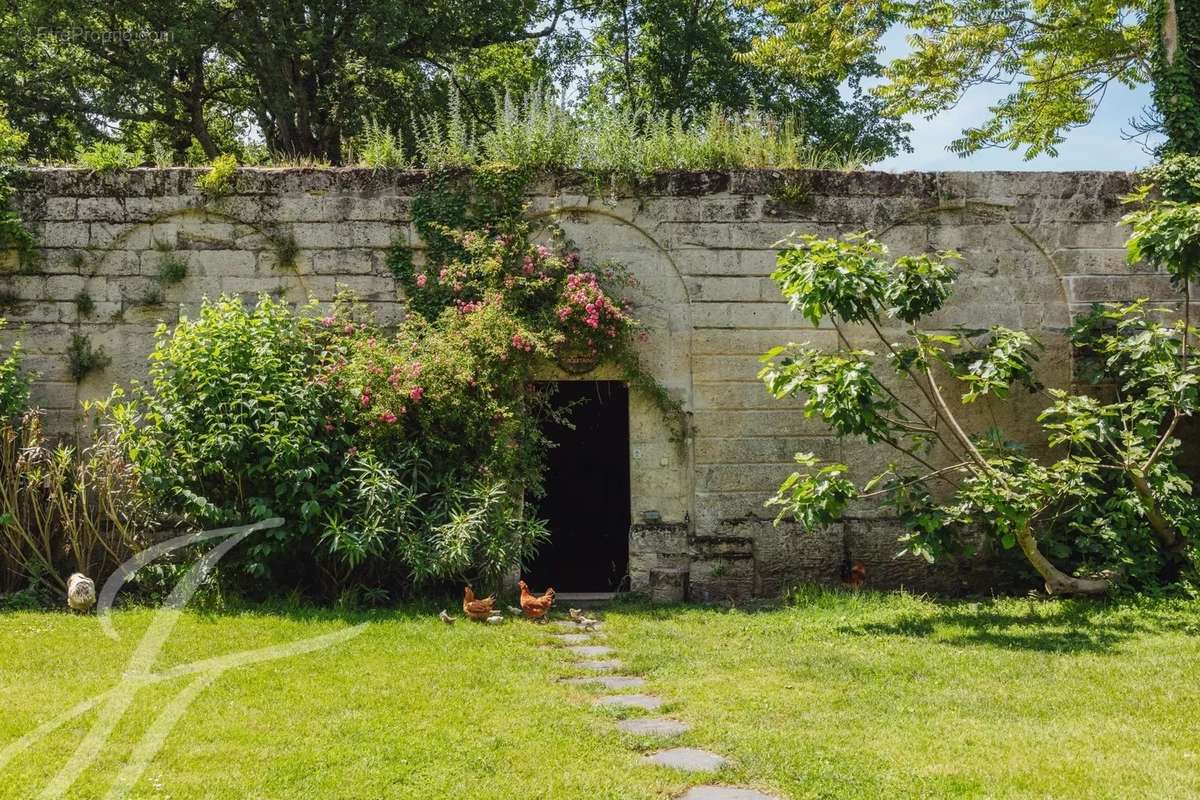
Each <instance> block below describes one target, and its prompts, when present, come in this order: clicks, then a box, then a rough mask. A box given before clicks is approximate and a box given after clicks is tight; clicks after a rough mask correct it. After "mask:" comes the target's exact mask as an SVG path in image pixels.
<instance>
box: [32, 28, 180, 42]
mask: <svg viewBox="0 0 1200 800" xmlns="http://www.w3.org/2000/svg"><path fill="white" fill-rule="evenodd" d="M17 38H18V39H19V40H21V41H23V42H34V41H44V42H54V43H56V44H60V45H65V44H138V43H140V42H150V43H153V44H168V43H170V42H173V41H175V34H174V32H172V31H155V30H151V29H149V28H119V29H115V30H99V29H97V28H84V27H79V26H75V27H70V28H18V29H17Z"/></svg>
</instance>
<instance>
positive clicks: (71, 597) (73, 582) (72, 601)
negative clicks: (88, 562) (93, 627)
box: [67, 572, 96, 613]
mask: <svg viewBox="0 0 1200 800" xmlns="http://www.w3.org/2000/svg"><path fill="white" fill-rule="evenodd" d="M67 605H69V606H70V607H71V609H72V610H73V611H79V612H82V613H86V612H88V611H90V610H91V608H92V606H94V605H96V584H95V583H94V582H93V581H92V579H91V578H89V577H88V576H86V575H84V574H82V573H79V572H76V573H75V574H73V575H72V576H71V577H69V578H67Z"/></svg>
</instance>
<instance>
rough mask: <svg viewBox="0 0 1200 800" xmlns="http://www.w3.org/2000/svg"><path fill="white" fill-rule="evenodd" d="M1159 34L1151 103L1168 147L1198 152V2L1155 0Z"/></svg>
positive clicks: (1154, 57) (1199, 113)
mask: <svg viewBox="0 0 1200 800" xmlns="http://www.w3.org/2000/svg"><path fill="white" fill-rule="evenodd" d="M1152 9H1153V10H1152V12H1151V13H1152V15H1153V16H1152V20H1153V21H1154V22H1155V23H1157V28H1158V36H1157V42H1156V47H1155V52H1154V56H1153V59H1152V63H1151V71H1150V74H1151V78H1152V80H1153V84H1154V86H1153V96H1154V105H1155V106H1156V107H1157V108H1158V111H1159V113H1161V114H1162V123H1163V129H1164V132H1165V133H1166V135H1167V149H1168V150H1169V151H1170V152H1173V153H1186V154H1189V155H1197V154H1200V3H1197V2H1195V0H1157V2H1155V4H1154V5H1153V6H1152Z"/></svg>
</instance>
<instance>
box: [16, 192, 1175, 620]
mask: <svg viewBox="0 0 1200 800" xmlns="http://www.w3.org/2000/svg"><path fill="white" fill-rule="evenodd" d="M198 175H199V172H198V171H195V170H188V169H168V170H155V169H146V170H132V171H121V172H112V173H106V174H103V175H96V174H92V173H89V172H86V171H82V170H68V169H44V170H35V171H32V172H30V173H27V174H25V175H23V176H22V177H21V178H20V189H19V192H18V194H17V196H16V199H15V204H16V207H17V208H18V209H19V210H20V211H21V212H22V213H23V215H24V218H25V220H26V222H27V225H28V228H29V229H30V231H31V232H32V233H33V234H34V237H35V241H36V245H37V251H36V254H35V257H34V258H32V259H28V260H25V261H24V262H21V261H20V260H19V259H18V258H17V257H16V254H9V255H8V256H7V257H6V258H7V260H6V261H5V262H4V263H3V264H2V265H0V316H4V317H7V318H8V320H9V321H10V325H9V326H8V328H7V329H6V330H4V331H2V332H0V337H3V341H4V342H5V343H7V342H8V341H11V340H12V339H13V338H14V337H16V336H18V335H19V336H20V338H21V339H22V340H23V341H24V343H25V347H26V350H27V352H28V353H29V356H30V357H29V366H30V367H31V368H32V369H33V370H35V371H36V372H37V373H38V374H39V378H38V381H37V385H36V395H35V397H36V400H37V401H38V402H39V403H40V404H41V405H42V406H44V407H45V408H46V409H47V411H48V420H49V425H50V427H51V428H52V429H53V430H56V431H59V432H63V433H67V432H70V431H71V430H72V428H73V426H74V425H75V423H76V419H77V416H78V410H79V407H80V402H81V401H83V400H86V399H90V398H98V397H104V396H107V395H108V393H109V391H110V390H111V388H112V386H113V384H114V383H116V384H121V383H127V382H128V381H130V380H133V379H137V378H139V377H141V376H143V375H144V374H145V371H146V356H147V354H148V353H149V352H150V350H151V349H152V347H153V334H154V331H155V329H156V327H157V326H158V325H160V324H166V325H168V326H169V325H171V324H172V323H173V322H174V321H175V320H176V319H177V318H178V317H179V315H180V314H194V313H195V310H196V308H197V307H198V305H199V303H200V301H201V299H202V298H204V297H206V296H207V297H215V296H217V295H219V294H237V295H242V296H245V297H247V298H252V297H253V296H255V295H256V294H258V293H263V292H265V293H268V294H272V295H276V296H282V297H286V298H288V299H289V300H292V301H295V302H297V303H302V302H305V301H306V300H307V299H308V298H310V297H312V298H315V299H317V300H321V301H324V300H328V299H330V298H331V297H332V296H333V295H334V293H335V292H336V291H337V290H338V289H339V288H345V289H348V290H350V291H352V292H354V293H356V294H357V295H358V296H359V297H360V298H361V299H362V300H363V301H365V302H366V303H367V304H368V305H369V306H370V307H371V308H372V309H373V311H374V312H375V313H376V315H377V317H378V318H379V319H380V320H381V321H383V322H388V321H397V320H399V319H401V318H402V317H403V314H404V297H403V294H402V292H401V290H400V289H399V287H398V284H397V282H396V281H395V280H394V278H393V277H392V275H391V273H390V271H389V269H388V266H387V257H386V256H387V251H388V249H389V247H391V246H392V245H393V244H396V243H401V244H407V245H411V246H413V247H414V248H416V254H417V255H416V257H417V258H418V259H420V257H421V256H420V247H421V243H420V241H419V240H418V239H417V237H416V236H415V234H414V232H413V226H412V223H411V214H410V210H411V205H412V204H411V201H412V198H413V196H414V193H415V192H416V191H417V190H418V188H419V187H420V186H421V184H422V182H423V181H424V180H425V179H426V176H424V175H423V174H421V173H412V172H394V171H371V170H359V169H347V170H302V169H270V170H268V169H241V170H239V171H238V172H237V173H236V174H235V175H234V177H233V180H232V182H231V184H230V186H229V190H228V192H226V193H225V194H223V195H221V196H219V197H205V196H202V195H201V194H199V193H198V192H197V191H196V189H195V185H196V178H197V177H198ZM1131 185H1132V179H1131V177H1130V176H1129V175H1127V174H1125V173H1034V172H1026V173H957V172H956V173H907V174H898V175H897V174H886V173H873V172H860V173H832V172H806V173H788V174H784V173H775V172H767V171H755V172H742V173H682V174H662V175H659V176H657V177H656V178H655V179H654V180H651V181H648V182H647V183H645V184H643V185H641V186H639V187H636V189H630V188H626V189H614V188H613V187H611V186H610V185H608V184H606V183H605V182H603V181H597V180H595V179H594V178H588V177H583V176H562V177H559V178H556V179H546V180H542V181H540V182H538V183H536V184H535V185H533V186H532V187H531V188H530V191H529V198H528V200H529V209H528V213H530V214H531V215H533V216H534V217H535V218H538V219H541V220H545V221H547V222H549V221H554V222H556V223H558V224H559V225H561V226H562V227H563V228H564V230H565V231H566V233H567V234H568V236H569V237H570V238H572V239H573V240H574V241H575V243H576V244H577V245H578V246H579V248H580V250H581V253H582V256H583V259H584V261H585V263H593V264H599V263H601V262H603V261H606V260H613V261H617V262H620V263H622V264H623V265H625V266H626V267H627V268H628V269H629V270H630V271H631V272H632V273H633V275H634V276H635V277H636V278H637V281H638V288H637V289H636V291H635V296H634V297H633V300H634V302H635V304H636V306H637V315H638V317H639V318H640V319H641V320H642V321H643V323H644V324H645V330H646V333H647V337H646V341H645V342H644V343H642V345H641V347H642V349H643V353H642V354H643V357H644V359H645V361H646V363H647V365H648V366H649V368H650V370H651V371H652V372H653V373H654V374H655V376H656V377H657V378H658V380H659V381H660V382H661V383H662V384H663V385H665V386H666V387H667V388H668V390H669V391H670V392H671V393H672V395H673V396H674V397H675V398H676V399H678V400H680V401H681V402H682V403H683V405H684V408H685V409H686V410H687V411H688V412H689V414H690V420H691V436H690V437H689V438H688V439H687V440H686V441H684V442H678V441H672V440H671V438H670V434H669V431H667V430H666V427H665V425H664V423H663V421H662V419H661V414H659V413H658V411H657V409H655V408H654V407H653V406H652V404H650V403H649V402H647V401H645V400H644V399H643V400H639V399H637V398H635V399H634V401H633V407H632V410H631V420H630V438H631V442H630V453H631V473H632V476H633V481H632V483H633V487H632V494H633V496H632V498H631V504H632V512H633V519H634V521H635V525H634V529H633V530H632V531H631V536H630V571H631V581H632V584H633V586H634V587H635V588H639V589H651V588H654V589H655V590H656V591H657V590H659V589H660V588H661V590H662V591H664V592H668V593H669V592H671V591H675V590H676V588H677V587H680V586H686V587H688V591H689V593H690V594H691V596H693V597H697V598H719V597H724V596H745V595H749V594H755V593H758V594H768V593H771V592H774V591H777V590H778V589H779V588H780V587H781V586H783V585H785V584H786V583H787V582H789V581H792V580H795V579H797V578H813V579H824V580H836V578H837V575H838V571H839V569H840V568H841V566H842V565H843V563H844V562H845V561H846V560H847V559H848V558H849V559H853V560H861V561H863V562H864V563H866V564H867V566H868V572H869V575H870V576H871V580H872V581H873V582H874V583H875V585H881V586H882V585H897V584H907V585H914V586H919V587H922V588H938V589H946V590H956V589H959V588H962V586H964V585H966V584H969V583H970V581H971V580H972V579H973V572H972V569H971V566H970V565H969V564H960V565H954V564H951V565H949V566H946V567H942V568H939V569H938V570H937V571H932V570H930V568H928V567H927V566H926V565H924V564H923V563H921V562H918V561H916V560H915V559H908V558H900V559H897V558H895V557H894V556H895V554H896V552H897V550H898V549H899V547H898V545H897V544H896V533H897V531H896V529H895V526H894V525H893V524H892V523H890V522H889V521H888V520H887V518H886V516H885V515H882V514H881V512H879V511H878V510H877V509H871V508H863V509H858V510H856V513H855V514H854V515H852V518H851V519H850V520H849V521H847V522H846V523H843V524H838V525H836V526H831V527H830V528H829V529H826V530H822V531H814V532H807V533H804V534H802V535H796V531H794V530H793V529H791V528H790V527H789V526H787V525H784V526H782V527H780V528H776V527H774V526H773V525H772V524H771V522H770V513H769V511H767V510H765V509H764V508H763V501H764V500H765V499H766V498H767V497H768V496H769V495H770V494H771V492H772V490H773V488H774V487H775V486H776V485H778V483H779V481H780V480H781V478H783V477H784V476H785V475H786V474H787V473H788V472H790V471H791V457H792V455H793V454H794V453H795V452H797V451H812V452H815V453H817V454H818V455H827V456H830V457H834V456H836V457H837V458H839V460H844V461H846V462H847V463H849V464H851V465H853V466H854V467H855V468H856V469H859V470H861V471H862V472H863V473H866V472H867V471H869V470H870V468H871V467H873V466H876V465H878V464H880V463H885V462H886V461H887V459H888V458H890V455H889V454H888V453H886V452H881V451H880V450H879V449H878V448H869V447H866V446H858V445H852V444H840V443H838V442H836V441H835V440H834V439H833V438H832V437H830V436H829V435H828V432H827V431H826V430H825V429H824V428H823V427H822V426H821V425H820V424H819V422H818V421H815V420H812V419H809V418H806V417H805V416H804V414H803V412H802V411H801V410H800V409H799V407H798V405H797V404H796V403H793V402H781V401H776V400H773V399H771V398H770V397H769V396H768V395H767V394H766V392H765V391H764V390H763V388H762V386H761V384H760V383H759V382H758V381H757V379H756V373H757V371H758V368H759V363H758V360H757V357H758V355H759V354H760V353H762V352H763V351H765V350H766V349H768V348H769V347H772V346H774V345H776V344H781V343H784V342H787V341H809V342H813V343H816V344H819V345H822V346H825V347H827V348H830V349H834V348H848V347H856V346H859V345H865V343H866V338H865V337H863V339H862V340H861V341H859V340H858V333H857V332H855V331H853V330H849V331H845V332H844V335H842V336H839V335H838V333H837V332H835V331H834V330H832V329H831V328H827V327H825V326H823V325H818V326H811V325H808V324H807V323H806V322H804V321H803V320H802V319H801V318H800V316H799V315H798V314H797V313H795V312H793V311H791V310H790V309H789V308H788V306H787V305H786V303H784V302H783V300H782V298H781V297H780V296H779V293H778V291H777V290H776V288H775V286H774V284H773V283H772V282H771V281H770V279H769V275H770V273H771V271H772V269H773V267H774V247H773V246H774V244H775V243H776V242H777V241H779V240H780V239H782V238H784V237H785V236H787V235H789V234H791V233H796V232H799V233H816V234H822V235H832V234H836V233H839V232H840V233H846V232H851V231H858V230H864V229H870V230H873V231H875V233H876V235H877V236H878V238H880V239H881V240H883V241H884V242H885V243H887V244H888V245H889V246H890V247H891V248H892V250H893V252H894V253H897V254H900V253H906V252H919V251H923V250H926V249H929V248H935V249H942V248H955V249H957V250H959V251H961V252H962V253H963V255H964V257H965V261H964V264H963V274H962V277H961V279H960V281H959V283H958V287H957V290H956V294H955V297H954V299H953V301H952V302H951V303H950V304H949V305H948V306H947V308H946V309H944V310H943V312H941V316H940V319H939V321H938V324H940V325H944V326H946V327H952V326H955V325H965V326H968V327H971V328H986V327H987V326H989V325H993V324H1002V325H1006V326H1010V327H1016V328H1024V329H1026V330H1029V331H1030V332H1031V333H1033V334H1034V335H1035V336H1036V337H1037V338H1039V339H1040V340H1041V341H1042V342H1043V343H1044V344H1045V345H1046V350H1045V351H1044V352H1043V354H1042V358H1041V361H1040V364H1039V371H1040V376H1041V378H1042V380H1043V381H1044V382H1046V383H1047V384H1048V385H1066V384H1069V383H1070V381H1071V380H1072V363H1071V352H1070V349H1069V348H1068V347H1067V346H1066V344H1065V337H1064V334H1065V331H1066V329H1067V327H1068V326H1069V325H1070V322H1071V318H1072V314H1073V313H1075V312H1077V311H1079V310H1083V309H1086V308H1088V307H1089V306H1090V304H1091V303H1093V302H1100V301H1107V300H1126V299H1133V298H1137V297H1148V298H1150V299H1151V300H1154V301H1160V302H1163V303H1170V302H1174V300H1175V298H1176V297H1177V295H1176V294H1175V292H1173V290H1172V289H1171V287H1170V285H1169V282H1168V281H1167V279H1166V276H1164V275H1160V274H1156V273H1153V272H1149V271H1146V270H1144V269H1141V268H1139V267H1137V266H1130V265H1128V264H1126V262H1125V257H1124V250H1123V246H1124V240H1125V231H1123V230H1122V229H1121V228H1120V227H1119V226H1118V224H1117V220H1118V219H1119V217H1120V215H1121V206H1120V202H1119V197H1120V196H1121V195H1122V194H1124V193H1125V192H1127V191H1128V190H1129V189H1130V188H1131ZM559 377H565V376H559ZM582 377H592V378H594V377H614V376H611V375H607V374H605V368H603V367H602V368H601V369H600V370H599V371H598V373H597V374H594V375H588V376H582ZM1035 411H1036V401H1035V400H1033V399H1023V398H1016V399H1014V400H1012V401H1009V402H1005V403H1001V404H995V405H993V406H990V407H987V408H981V409H979V410H978V411H975V412H973V413H975V414H977V415H983V417H984V418H982V419H980V420H978V421H979V422H980V423H981V424H983V423H987V422H989V421H994V422H996V423H999V424H1001V425H1003V426H1004V427H1005V428H1006V430H1011V431H1016V432H1017V433H1020V432H1021V431H1022V430H1025V431H1031V428H1032V426H1031V421H1032V418H1033V412H1035Z"/></svg>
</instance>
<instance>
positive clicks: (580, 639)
mask: <svg viewBox="0 0 1200 800" xmlns="http://www.w3.org/2000/svg"><path fill="white" fill-rule="evenodd" d="M591 640H592V636H591V634H588V633H558V634H555V635H554V641H556V642H562V643H563V644H583V643H584V642H590V641H591Z"/></svg>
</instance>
